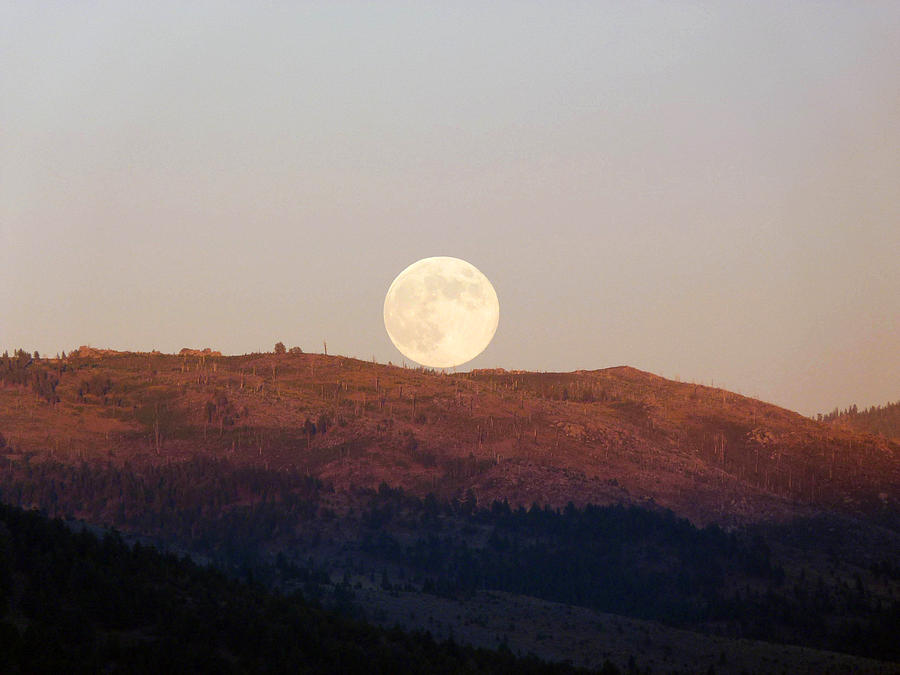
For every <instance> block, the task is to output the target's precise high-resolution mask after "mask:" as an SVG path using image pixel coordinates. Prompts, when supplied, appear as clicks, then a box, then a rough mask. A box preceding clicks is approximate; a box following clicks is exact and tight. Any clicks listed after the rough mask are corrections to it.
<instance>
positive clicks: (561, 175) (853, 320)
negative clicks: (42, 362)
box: [0, 0, 900, 413]
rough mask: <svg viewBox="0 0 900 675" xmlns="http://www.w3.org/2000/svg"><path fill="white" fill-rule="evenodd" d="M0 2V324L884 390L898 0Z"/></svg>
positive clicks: (892, 369)
mask: <svg viewBox="0 0 900 675" xmlns="http://www.w3.org/2000/svg"><path fill="white" fill-rule="evenodd" d="M262 5H263V3H249V2H248V3H236V2H231V3H229V2H210V3H202V2H201V3H180V2H179V3H172V4H167V3H155V2H154V3H144V2H140V3H139V2H134V3H126V2H109V3H90V2H84V3H65V2H59V3H39V2H9V1H3V2H0V301H2V311H0V348H10V349H11V348H13V347H17V346H20V345H21V346H25V347H27V348H29V349H39V350H40V351H42V352H50V353H55V352H57V351H59V350H61V349H66V350H68V349H71V348H73V347H76V346H78V345H80V344H91V345H94V346H98V347H106V346H108V347H113V348H118V349H139V350H147V349H152V348H158V349H161V350H163V351H174V350H178V349H180V348H181V347H183V346H193V347H203V346H211V347H213V348H217V349H221V350H222V351H223V352H226V353H243V352H247V351H253V350H270V349H271V347H272V345H273V344H274V342H275V341H276V340H283V341H284V342H285V343H286V344H288V345H289V346H290V345H300V346H301V347H303V348H304V349H305V350H307V351H321V348H322V340H323V338H324V339H327V340H328V349H329V352H330V353H341V354H346V355H350V356H358V357H360V358H371V357H372V356H373V355H374V356H375V358H377V359H378V360H379V361H382V362H386V361H388V360H392V361H394V362H395V363H399V362H401V361H402V356H401V355H400V354H399V352H397V351H396V350H395V349H394V347H393V345H392V344H391V342H390V340H389V338H388V336H387V334H386V332H385V330H384V325H383V322H382V302H383V299H384V294H385V292H386V291H387V288H388V286H389V284H390V282H391V280H392V279H393V278H394V276H395V275H396V274H397V273H398V272H400V271H401V270H402V269H403V268H404V267H406V266H407V265H409V264H410V263H412V262H413V261H415V260H417V259H419V258H423V257H427V256H437V255H448V256H455V257H459V258H463V259H465V260H468V261H469V262H471V263H473V264H474V265H476V266H477V267H478V268H479V269H480V270H481V271H482V272H484V273H485V274H486V275H487V276H488V278H489V279H490V280H491V281H492V282H493V284H494V286H495V288H496V290H497V293H498V295H499V298H500V308H501V309H500V312H501V313H500V326H499V329H498V331H497V335H496V337H495V338H494V341H493V343H492V344H491V345H490V346H489V347H488V349H487V350H486V351H485V352H484V353H483V354H482V355H481V356H480V357H478V358H477V359H476V360H474V361H472V362H470V363H469V364H467V365H466V366H464V367H463V368H464V369H468V368H470V367H495V366H496V367H505V368H525V369H532V370H573V369H577V368H585V369H593V368H602V367H607V366H613V365H620V364H628V365H633V366H635V367H637V368H641V369H644V370H650V371H653V372H656V373H659V374H662V375H664V376H667V377H675V376H679V377H680V378H681V379H683V380H686V381H691V380H695V381H697V382H703V383H706V384H708V383H709V382H710V381H714V382H715V384H716V385H721V386H725V387H727V388H730V389H733V390H737V391H740V392H742V393H744V394H750V395H757V396H759V397H760V398H763V399H766V400H769V401H773V402H775V403H778V404H781V405H785V406H787V407H790V408H792V409H795V410H799V411H801V412H804V413H813V412H817V411H824V410H827V409H830V408H831V407H833V406H835V405H841V406H845V405H847V404H849V403H852V402H856V403H857V404H859V405H869V404H873V403H884V402H886V401H888V400H895V399H897V398H900V385H898V383H900V337H898V336H900V300H898V298H900V272H898V260H900V188H898V186H900V3H898V2H896V0H891V1H889V2H853V1H850V0H847V1H846V2H834V3H828V2H808V3H804V2H771V3H768V2H748V3H738V2H734V3H728V2H709V3H687V2H681V3H677V2H676V3H673V2H659V3H639V2H627V3H620V2H607V3H604V2H590V3H588V2H585V3H576V2H571V3H566V2H545V3H536V2H509V3H504V2H497V3H428V4H426V3H408V4H392V3H387V4H385V3H332V2H327V3H321V4H312V3H271V4H268V5H266V6H265V7H261V6H262Z"/></svg>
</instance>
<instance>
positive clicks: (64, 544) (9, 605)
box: [0, 505, 618, 674]
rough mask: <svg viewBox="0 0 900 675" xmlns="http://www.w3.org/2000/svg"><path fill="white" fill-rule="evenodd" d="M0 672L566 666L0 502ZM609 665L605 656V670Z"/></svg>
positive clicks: (544, 669)
mask: <svg viewBox="0 0 900 675" xmlns="http://www.w3.org/2000/svg"><path fill="white" fill-rule="evenodd" d="M0 670H2V671H3V672H5V673H42V672H48V673H51V672H52V673H58V672H67V673H79V672H83V673H96V672H129V673H134V672H146V673H160V672H211V673H212V672H215V673H230V672H235V673H236V672H242V673H243V672H265V673H281V672H291V673H294V672H319V673H326V672H327V673H367V674H369V673H400V672H419V673H466V672H468V673H482V672H497V673H575V672H584V671H578V670H576V669H575V668H573V667H571V666H568V665H550V664H545V663H543V662H540V661H538V660H537V659H535V658H531V657H529V658H518V657H515V656H513V655H512V654H511V653H510V652H509V651H508V650H501V651H491V650H485V649H475V648H470V647H464V646H460V645H457V644H455V643H453V642H452V641H447V642H443V643H437V642H435V640H434V639H433V638H432V637H431V635H430V634H427V633H413V634H410V633H404V632H402V631H400V630H397V629H394V630H386V629H380V628H375V627H372V626H369V625H366V624H363V623H361V622H357V621H353V620H351V619H349V618H346V617H343V616H340V615H336V614H334V613H330V612H327V611H324V610H322V609H321V608H320V607H318V606H316V605H315V604H314V603H313V604H310V603H308V602H306V601H305V600H304V599H303V598H302V596H299V595H297V594H294V595H291V596H282V595H279V594H276V593H272V592H268V591H265V590H264V589H262V588H261V587H259V586H254V585H250V584H246V583H242V582H238V581H235V580H234V579H232V578H229V577H227V576H225V575H223V574H222V573H220V572H218V571H215V570H214V569H212V568H206V567H199V566H197V565H196V564H194V563H193V562H191V561H190V560H188V559H186V558H181V559H179V558H177V557H175V556H173V555H163V554H161V553H159V552H157V551H156V550H154V549H152V548H148V547H142V546H140V545H135V546H133V547H131V546H128V545H126V544H125V543H124V542H123V541H122V539H121V538H120V537H118V536H117V535H115V534H108V535H106V536H105V537H104V538H103V539H99V538H97V537H96V536H94V535H92V534H90V533H87V532H84V531H82V532H79V533H74V532H72V531H71V530H69V529H68V528H67V527H66V526H65V525H64V524H63V523H62V522H60V521H50V520H48V519H47V518H46V517H44V516H42V515H41V514H38V513H36V512H25V511H22V510H20V509H16V508H13V507H9V506H2V505H0ZM603 672H605V673H616V672H618V671H617V669H616V668H615V667H613V666H611V665H609V664H607V667H606V668H605V670H604V671H603Z"/></svg>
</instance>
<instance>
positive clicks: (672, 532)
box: [362, 486, 900, 659]
mask: <svg viewBox="0 0 900 675" xmlns="http://www.w3.org/2000/svg"><path fill="white" fill-rule="evenodd" d="M362 520H363V523H364V524H365V526H366V527H367V528H368V532H367V533H365V532H364V534H363V539H362V547H363V549H364V550H366V551H367V552H369V553H370V554H372V555H374V556H375V557H376V558H379V559H382V560H386V561H390V562H392V563H393V564H395V565H397V566H398V568H399V569H406V570H409V571H411V572H412V573H413V578H418V579H421V580H422V588H423V590H425V591H427V592H432V593H436V594H439V595H447V596H460V595H465V594H466V593H470V592H472V591H474V590H477V589H496V590H504V591H509V592H512V593H520V594H525V595H531V596H535V597H539V598H543V599H547V600H552V601H556V602H563V603H568V604H574V605H581V606H587V607H592V608H595V609H598V610H602V611H605V612H612V613H618V614H624V615H628V616H635V617H640V618H645V619H652V620H658V621H662V622H665V623H668V624H670V625H675V626H679V627H684V628H692V629H697V630H711V631H714V632H717V633H721V634H725V635H729V636H734V637H744V638H753V639H761V640H767V641H774V642H790V643H796V644H804V645H808V646H815V647H817V648H824V649H832V650H837V651H843V652H847V653H855V654H860V655H867V656H873V657H876V658H890V659H896V658H897V657H898V656H900V649H898V646H897V643H896V640H895V639H894V636H895V633H896V627H897V626H898V625H900V602H898V601H897V600H896V599H895V598H894V599H892V600H890V601H887V602H883V601H882V600H881V599H877V598H875V597H873V595H872V594H871V593H870V592H869V590H868V589H867V588H866V587H865V584H864V583H863V581H862V579H861V577H860V576H858V575H857V576H856V577H855V578H854V580H853V581H852V583H850V584H847V583H830V584H826V583H825V582H824V580H823V579H822V577H821V575H819V576H816V577H815V578H814V577H813V575H812V574H811V573H810V574H809V575H806V574H805V573H803V574H801V576H800V577H799V578H796V577H794V578H789V577H788V576H787V575H786V573H785V570H784V569H783V567H782V566H781V565H780V564H778V563H777V562H776V561H775V559H774V558H773V556H772V554H771V552H770V550H769V546H768V545H767V543H766V540H765V539H764V538H763V537H762V536H760V534H759V533H758V532H753V533H750V532H741V531H738V532H731V533H726V532H724V531H723V530H721V529H720V528H719V527H717V526H715V525H712V526H709V527H706V528H702V529H700V528H696V527H694V526H693V525H692V524H691V523H690V522H688V521H687V520H684V519H680V518H676V517H675V516H674V515H673V514H672V512H671V511H659V510H653V511H651V510H648V509H643V508H637V507H623V506H610V507H597V506H591V505H588V506H587V507H585V508H583V509H578V508H575V507H574V506H572V505H571V504H570V505H569V506H568V507H567V508H565V509H562V510H554V509H550V508H547V507H544V508H541V507H538V506H537V505H534V506H532V508H530V509H525V508H522V507H520V508H517V509H511V508H510V507H509V505H508V504H506V503H505V502H504V503H500V502H494V503H493V504H492V505H491V506H490V507H489V508H477V507H475V506H474V499H471V498H470V499H466V500H463V501H461V502H457V503H456V504H455V505H452V506H451V505H446V506H444V507H443V508H441V507H439V505H438V504H437V502H436V501H435V500H434V499H433V498H428V499H426V500H424V502H418V500H416V499H415V498H414V497H410V496H409V495H405V494H403V492H402V491H400V490H392V489H390V488H388V487H387V486H382V488H381V489H380V490H379V491H378V492H377V494H373V496H372V503H371V505H370V507H369V509H368V510H367V511H366V512H365V513H364V514H363V517H362ZM411 525H412V526H411ZM794 527H796V528H799V529H800V530H803V529H804V525H803V523H802V522H801V523H797V524H796V525H794ZM786 529H790V528H789V527H787V526H786ZM473 535H474V536H473ZM473 539H474V540H480V541H483V542H484V543H483V545H472V543H471V542H472V541H473ZM805 543H806V544H807V545H808V547H809V548H810V549H812V550H815V548H816V546H817V544H816V542H809V541H807V542H805ZM885 554H886V555H890V552H889V551H886V552H885ZM893 571H894V566H893V564H892V563H890V561H889V560H879V561H878V562H876V563H874V564H873V566H872V568H871V572H872V573H873V574H874V575H876V577H878V578H881V579H884V580H886V579H889V578H891V576H890V575H891V573H892V572H893ZM405 577H406V578H409V577H410V574H409V572H406V573H405ZM401 587H402V585H401Z"/></svg>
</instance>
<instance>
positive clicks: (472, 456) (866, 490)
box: [0, 349, 900, 527]
mask: <svg viewBox="0 0 900 675" xmlns="http://www.w3.org/2000/svg"><path fill="white" fill-rule="evenodd" d="M26 357H27V358H26ZM0 383H2V385H3V386H2V387H0V402H2V403H3V405H2V407H0V433H3V434H4V435H5V437H6V438H7V443H6V445H7V447H6V448H3V449H2V451H3V452H4V453H6V454H7V456H10V457H15V456H19V455H23V454H28V453H30V456H31V457H32V458H33V460H32V461H40V460H41V459H42V458H54V459H57V460H62V461H64V462H66V461H79V460H81V459H85V458H91V457H93V458H99V457H102V458H104V459H109V460H111V461H119V462H121V461H130V462H138V463H140V462H147V463H151V464H152V463H158V462H172V461H182V460H184V459H186V458H188V457H190V456H194V455H197V454H200V455H208V456H222V457H228V458H229V459H231V460H234V461H237V462H239V463H246V464H250V465H259V466H264V467H272V468H284V469H288V468H292V469H295V470H300V471H306V472H308V473H309V474H310V475H313V476H316V477H318V478H320V479H322V480H324V481H326V482H329V483H331V484H332V485H334V486H335V488H336V489H338V490H349V489H351V488H353V487H354V486H355V487H377V485H379V484H380V483H382V482H387V483H389V484H391V485H395V486H399V487H404V488H405V489H408V490H410V491H412V492H413V493H416V494H420V495H424V494H426V493H428V492H434V493H436V494H438V495H439V496H444V497H448V498H449V497H453V496H459V495H462V494H465V493H466V492H467V491H469V490H471V491H473V492H474V493H475V495H476V498H477V499H479V500H484V501H485V502H489V501H491V500H493V499H507V500H509V501H510V503H513V504H525V505H530V504H531V503H532V502H537V503H542V504H550V505H555V506H563V505H565V504H566V503H567V502H569V501H573V502H574V503H576V504H586V503H600V504H603V503H617V502H623V503H636V504H641V503H648V504H658V505H660V506H662V507H665V508H672V509H673V510H674V511H675V512H676V513H679V514H681V515H685V516H687V517H689V518H691V519H692V520H694V521H695V522H698V523H705V522H718V523H720V524H724V525H729V524H736V523H742V522H753V521H758V520H768V519H773V518H774V519H784V518H789V517H791V516H792V515H808V514H810V513H813V512H815V511H817V510H829V509H836V510H838V511H841V512H844V513H848V514H855V515H864V516H866V517H870V516H873V515H874V516H875V517H882V518H883V520H884V521H885V522H887V523H889V524H890V525H891V526H892V527H896V512H897V503H896V499H897V498H896V496H895V495H896V494H897V493H898V490H897V486H898V485H900V445H898V444H897V443H896V442H894V441H892V440H890V439H885V438H881V437H877V436H873V435H870V434H866V433H861V432H858V431H856V430H853V429H848V428H845V427H835V426H833V425H828V424H825V423H822V422H818V421H816V420H812V419H810V418H807V417H804V416H802V415H800V414H799V413H796V412H794V411H790V410H788V409H785V408H781V407H779V406H775V405H772V404H768V403H765V402H762V401H759V400H757V399H754V398H750V397H746V396H741V395H739V394H735V393H733V392H729V391H727V390H724V389H720V388H715V387H707V386H705V385H698V384H692V383H691V384H689V383H684V382H676V381H673V380H668V379H666V378H663V377H661V376H658V375H655V374H653V373H650V372H647V371H643V370H640V369H637V368H634V367H632V366H624V365H623V366H615V367H612V368H604V369H594V370H576V371H572V372H568V373H552V372H551V373H543V372H541V373H538V372H531V371H520V370H516V371H512V370H503V369H478V370H473V371H470V372H464V373H445V372H440V371H433V370H429V369H425V368H404V367H401V366H393V365H384V364H379V363H372V362H369V361H361V360H358V359H353V358H349V357H344V356H339V355H324V354H306V353H301V354H297V353H293V354H273V353H258V354H248V355H241V356H219V355H218V354H216V353H215V352H212V351H209V352H207V351H205V350H204V351H202V350H182V353H181V354H178V355H175V354H172V355H168V354H161V353H159V352H149V353H146V352H145V353H139V352H115V351H112V350H95V349H79V350H76V351H74V352H73V353H71V354H69V355H68V356H67V357H66V358H65V359H40V358H38V359H34V358H33V357H31V356H28V355H27V354H25V353H24V352H17V354H16V355H14V356H13V357H6V358H5V359H3V361H2V363H0ZM29 390H30V391H29Z"/></svg>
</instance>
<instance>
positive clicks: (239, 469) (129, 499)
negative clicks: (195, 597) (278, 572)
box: [0, 457, 323, 567]
mask: <svg viewBox="0 0 900 675" xmlns="http://www.w3.org/2000/svg"><path fill="white" fill-rule="evenodd" d="M322 489H323V488H322V485H321V483H320V482H319V481H318V480H317V479H315V478H312V477H309V476H306V475H304V474H300V473H299V472H284V471H268V470H266V469H263V468H260V467H253V466H247V465H239V464H234V463H231V462H228V461H226V460H216V459H210V458H203V457H195V458H192V459H190V460H188V461H186V462H180V463H173V464H167V465H160V466H152V465H142V466H141V467H140V468H139V469H138V468H136V467H132V466H131V465H129V464H127V463H126V464H124V465H116V464H113V463H109V462H107V463H100V462H94V463H87V462H83V463H81V464H78V465H70V464H64V463H60V462H56V461H52V460H49V461H41V462H34V463H32V462H30V461H28V460H26V461H24V462H7V461H3V462H0V499H2V501H4V502H7V503H10V504H13V505H16V506H21V507H26V508H30V507H35V508H40V509H42V510H44V511H46V512H47V513H48V514H50V515H51V516H59V517H65V518H67V519H72V518H76V517H83V518H85V519H87V520H89V521H90V522H92V523H95V524H98V525H101V526H106V527H115V528H119V529H122V530H124V531H127V532H133V533H139V534H141V535H145V536H148V537H154V538H157V539H159V540H161V541H164V542H167V543H170V544H177V545H179V546H181V547H183V548H185V549H188V550H192V551H196V552H198V553H202V554H203V555H206V556H210V557H211V558H213V559H215V560H217V561H218V562H221V563H224V564H228V565H235V566H240V567H252V566H253V565H255V564H257V563H259V562H260V560H259V555H260V552H261V551H262V550H263V549H264V548H266V547H267V546H270V545H272V544H273V543H275V542H276V541H277V540H278V539H279V538H280V537H286V536H290V535H292V534H293V533H294V530H295V529H296V527H297V526H298V525H299V524H302V523H304V522H307V521H309V520H311V519H312V518H314V517H315V515H316V513H317V509H318V502H319V493H320V491H321V490H322Z"/></svg>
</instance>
